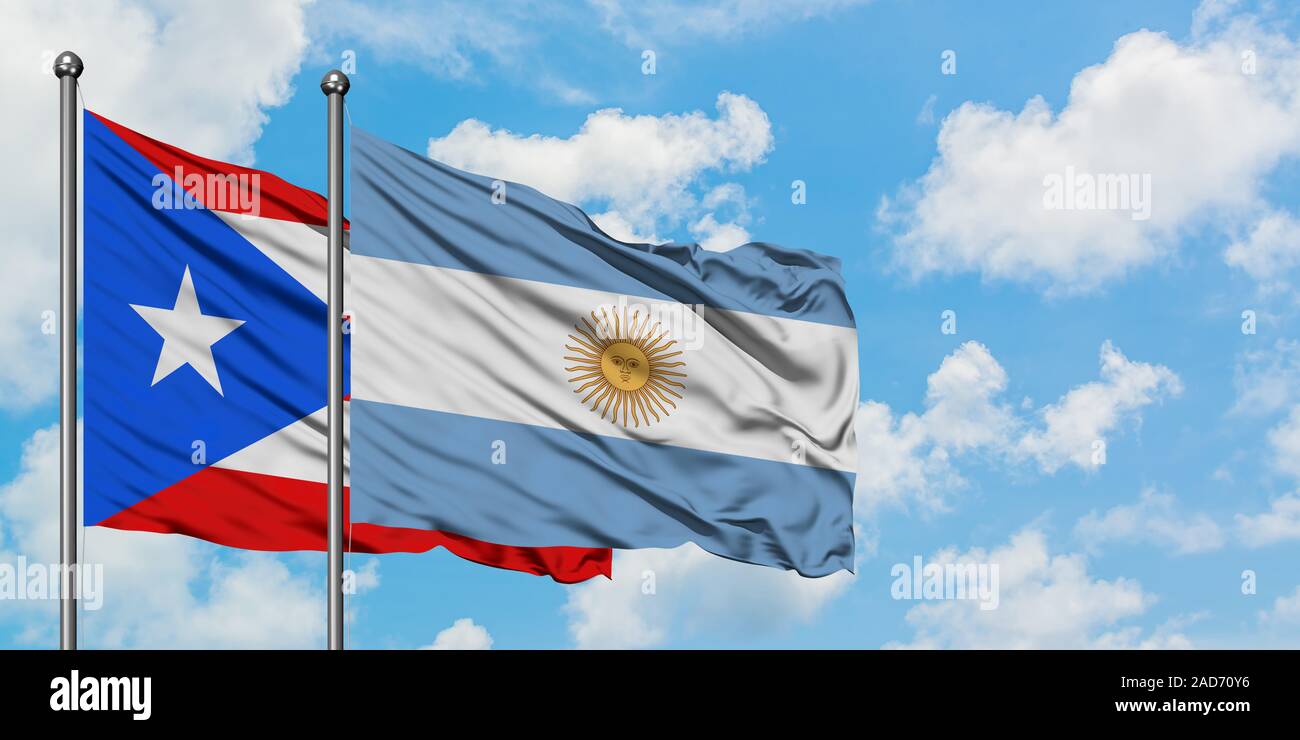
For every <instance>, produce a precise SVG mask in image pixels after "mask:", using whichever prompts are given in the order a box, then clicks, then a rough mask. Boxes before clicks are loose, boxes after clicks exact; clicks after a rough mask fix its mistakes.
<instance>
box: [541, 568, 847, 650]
mask: <svg viewBox="0 0 1300 740" xmlns="http://www.w3.org/2000/svg"><path fill="white" fill-rule="evenodd" d="M614 572H615V573H618V574H620V575H619V576H618V577H617V578H615V579H614V580H605V579H600V578H597V579H593V580H591V581H587V582H586V583H582V584H580V585H578V586H574V587H572V588H570V589H569V598H568V601H567V603H566V604H565V606H564V610H565V612H566V613H567V614H568V617H569V632H570V634H571V635H572V636H573V640H574V643H575V644H576V645H577V646H578V647H579V648H647V647H654V646H657V645H661V644H663V643H665V642H668V641H670V640H682V639H688V638H691V637H712V638H726V639H732V638H735V637H737V636H754V635H759V634H766V633H771V632H775V631H779V630H781V629H783V628H786V627H790V626H793V625H797V624H802V623H806V622H808V621H810V620H812V618H813V617H815V616H816V615H817V614H818V613H819V612H820V611H821V609H822V608H823V607H824V606H825V605H826V604H828V603H829V602H831V601H832V600H834V599H835V597H837V596H839V595H840V594H841V593H843V592H844V591H845V590H846V589H847V588H848V587H849V585H850V584H852V583H853V580H854V576H853V575H852V574H850V573H848V572H847V571H839V572H838V573H835V574H833V575H829V576H826V577H824V578H804V577H802V576H800V575H799V574H797V573H795V572H793V571H783V570H777V569H775V568H765V567H762V566H757V565H748V564H746V563H739V562H736V561H734V560H727V559H725V558H720V557H718V556H716V555H711V554H709V553H707V552H705V551H704V550H701V549H700V548H698V547H696V546H695V545H690V544H688V545H683V546H681V547H677V548H673V549H671V550H656V549H650V550H625V551H624V550H620V551H618V552H616V553H615V562H614Z"/></svg>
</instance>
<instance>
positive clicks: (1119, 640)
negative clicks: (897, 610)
mask: <svg viewBox="0 0 1300 740" xmlns="http://www.w3.org/2000/svg"><path fill="white" fill-rule="evenodd" d="M927 562H929V563H939V564H942V563H989V564H997V566H998V580H999V601H998V607H997V608H996V609H990V610H984V609H981V608H980V603H979V602H977V601H974V600H947V601H931V602H923V603H920V604H918V605H917V606H914V607H912V608H911V609H909V610H908V612H907V617H906V620H907V623H908V625H910V626H911V627H912V628H913V629H914V630H915V634H914V635H913V638H912V640H911V641H910V642H908V643H904V644H898V643H895V644H891V645H888V646H887V647H906V648H960V649H999V648H1001V649H1007V648H1010V649H1037V648H1121V647H1122V648H1131V647H1186V646H1188V643H1187V640H1186V638H1185V637H1183V636H1182V635H1181V634H1171V633H1170V631H1165V632H1161V633H1158V634H1153V635H1151V636H1150V637H1148V638H1146V639H1143V638H1142V636H1141V632H1140V630H1137V629H1135V628H1133V627H1126V626H1124V625H1122V624H1121V622H1122V621H1123V620H1126V619H1129V618H1133V617H1137V616H1140V615H1142V614H1143V613H1145V612H1146V610H1147V609H1148V608H1149V607H1150V605H1151V604H1152V603H1153V602H1154V601H1155V599H1154V597H1152V596H1150V595H1149V594H1147V593H1145V592H1144V591H1143V590H1142V586H1141V584H1139V583H1138V582H1136V581H1133V580H1130V579H1127V578H1116V579H1114V580H1110V581H1107V580H1103V579H1100V578H1096V577H1094V576H1092V575H1091V574H1090V573H1088V564H1087V558H1086V557H1085V556H1084V555H1082V554H1079V553H1071V554H1061V555H1053V554H1051V553H1050V552H1049V551H1048V546H1047V537H1046V536H1045V535H1044V534H1043V533H1042V532H1041V531H1038V530H1035V529H1026V530H1024V531H1021V532H1019V533H1018V534H1016V535H1014V536H1012V538H1011V540H1010V542H1008V543H1007V544H1005V545H1002V546H1000V547H996V548H994V549H992V550H985V549H983V548H971V549H970V550H968V551H966V552H965V553H959V552H958V551H957V550H956V549H955V548H952V549H948V550H944V551H941V552H939V553H936V554H935V555H934V556H933V557H930V558H927Z"/></svg>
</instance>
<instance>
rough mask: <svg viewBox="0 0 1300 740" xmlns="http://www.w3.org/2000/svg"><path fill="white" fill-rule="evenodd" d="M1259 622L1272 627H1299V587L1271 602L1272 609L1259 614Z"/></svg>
mask: <svg viewBox="0 0 1300 740" xmlns="http://www.w3.org/2000/svg"><path fill="white" fill-rule="evenodd" d="M1259 620H1260V621H1261V622H1264V623H1265V624H1272V625H1300V586H1296V588H1295V591H1293V592H1292V593H1290V594H1289V595H1286V596H1279V597H1277V599H1275V600H1274V601H1273V607H1272V608H1271V609H1269V610H1267V611H1261V612H1260V613H1259Z"/></svg>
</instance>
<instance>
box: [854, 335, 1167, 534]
mask: <svg viewBox="0 0 1300 740" xmlns="http://www.w3.org/2000/svg"><path fill="white" fill-rule="evenodd" d="M1100 354H1101V356H1100V365H1101V379H1100V380H1096V381H1092V382H1089V383H1084V384H1083V385H1080V386H1076V387H1075V388H1073V389H1071V390H1070V391H1069V392H1067V393H1066V394H1065V395H1064V396H1062V397H1061V399H1060V400H1058V401H1057V402H1056V403H1054V404H1050V405H1047V406H1045V407H1043V408H1041V409H1039V410H1038V411H1036V412H1032V413H1026V412H1025V411H1024V410H1018V409H1016V408H1014V407H1013V406H1012V405H1011V404H1009V403H1007V402H1006V401H1005V400H1004V399H1003V394H1004V392H1005V390H1006V388H1007V373H1006V370H1004V369H1003V368H1002V366H1001V365H1000V364H999V363H998V361H997V360H996V359H995V358H994V357H993V355H992V353H990V352H989V350H988V348H987V347H985V346H984V345H982V344H980V343H979V342H966V343H964V344H962V345H961V346H960V347H958V348H957V349H956V350H954V351H953V353H952V354H950V355H949V356H948V357H946V358H944V360H943V362H942V363H941V364H940V366H939V369H938V370H936V371H935V372H934V373H932V374H931V375H930V376H929V377H928V378H927V380H926V394H925V402H924V405H925V410H924V411H922V412H921V413H919V414H918V413H914V412H908V413H905V414H902V415H901V416H897V417H896V416H895V414H894V412H893V411H892V410H891V409H890V407H889V406H888V405H886V404H883V403H880V402H877V401H866V402H865V403H863V404H862V405H861V406H860V407H859V408H858V415H857V419H856V425H857V430H856V431H857V439H858V456H859V460H860V461H861V462H860V465H859V474H858V483H857V495H856V497H855V501H856V505H857V506H858V508H859V510H860V511H861V512H864V513H866V514H870V513H871V512H872V511H874V510H875V509H876V508H877V507H879V506H881V505H884V504H890V505H907V504H908V503H915V504H918V505H919V506H920V507H921V509H922V510H923V511H942V510H944V509H945V508H947V503H946V499H947V497H948V496H949V494H951V493H952V492H953V491H955V490H957V489H960V488H961V487H962V486H963V485H964V483H965V481H964V479H963V478H962V476H961V475H960V473H958V472H957V470H956V467H955V465H954V461H955V460H956V459H957V458H959V457H962V456H966V455H972V454H974V455H982V456H984V457H986V458H988V459H990V460H993V461H999V462H1001V463H1003V464H1006V465H1018V464H1021V463H1025V462H1032V463H1035V464H1036V465H1037V466H1038V468H1039V469H1040V470H1041V471H1042V472H1044V473H1047V474H1053V473H1056V472H1057V471H1058V470H1060V469H1061V468H1063V467H1065V466H1067V465H1073V466H1076V467H1078V468H1081V469H1084V470H1093V469H1095V468H1096V467H1097V466H1098V465H1100V464H1101V462H1102V458H1100V457H1096V456H1095V452H1096V451H1097V449H1098V447H1097V445H1095V444H1094V443H1095V442H1100V443H1102V444H1103V445H1104V444H1105V442H1106V440H1107V438H1109V437H1111V436H1113V435H1114V434H1116V433H1117V432H1118V431H1119V430H1120V429H1121V428H1122V427H1123V426H1124V425H1125V424H1126V423H1132V422H1136V421H1138V420H1140V418H1141V411H1142V409H1143V407H1145V406H1147V405H1149V404H1151V403H1155V402H1158V401H1160V400H1162V399H1164V398H1167V397H1170V396H1174V395H1177V394H1178V393H1179V392H1180V391H1181V384H1180V382H1179V380H1178V376H1177V375H1176V374H1175V373H1174V372H1173V371H1172V370H1170V369H1169V368H1166V367H1164V366H1163V365H1151V364H1148V363H1144V362H1134V361H1131V360H1129V359H1128V358H1126V357H1125V356H1124V354H1123V353H1122V352H1120V350H1119V349H1118V348H1116V347H1115V346H1114V345H1112V344H1111V343H1110V342H1109V341H1107V342H1105V343H1104V344H1103V345H1102V347H1101V353H1100Z"/></svg>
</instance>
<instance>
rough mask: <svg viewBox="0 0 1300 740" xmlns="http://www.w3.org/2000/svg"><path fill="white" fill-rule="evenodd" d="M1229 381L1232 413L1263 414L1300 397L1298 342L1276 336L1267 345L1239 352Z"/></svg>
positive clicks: (1277, 409)
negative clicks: (1233, 398) (1234, 393)
mask: <svg viewBox="0 0 1300 740" xmlns="http://www.w3.org/2000/svg"><path fill="white" fill-rule="evenodd" d="M1232 384H1233V387H1234V388H1235V389H1236V391H1237V399H1236V401H1235V402H1234V403H1233V405H1232V409H1231V411H1230V413H1233V414H1242V415H1248V416H1256V415H1258V416H1263V415H1267V414H1272V413H1275V412H1277V411H1281V410H1282V409H1284V408H1286V407H1288V406H1290V405H1291V404H1293V403H1296V402H1297V401H1300V342H1298V341H1295V340H1288V339H1279V340H1277V342H1275V343H1274V344H1273V347H1272V348H1271V349H1267V350H1252V351H1248V352H1245V353H1243V354H1242V355H1241V356H1240V357H1238V358H1237V363H1236V367H1235V368H1234V371H1233V379H1232Z"/></svg>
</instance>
